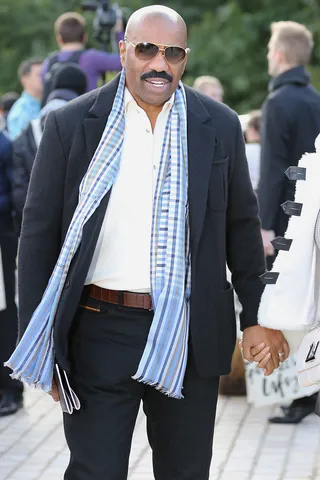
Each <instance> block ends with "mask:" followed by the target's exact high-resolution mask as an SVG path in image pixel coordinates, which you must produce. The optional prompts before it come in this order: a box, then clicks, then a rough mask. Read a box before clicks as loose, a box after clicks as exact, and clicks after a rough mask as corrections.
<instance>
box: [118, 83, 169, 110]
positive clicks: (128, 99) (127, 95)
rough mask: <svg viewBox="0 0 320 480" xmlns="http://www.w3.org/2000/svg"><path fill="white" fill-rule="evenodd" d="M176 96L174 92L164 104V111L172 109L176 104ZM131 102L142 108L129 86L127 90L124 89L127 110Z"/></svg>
mask: <svg viewBox="0 0 320 480" xmlns="http://www.w3.org/2000/svg"><path fill="white" fill-rule="evenodd" d="M174 98H175V93H173V94H172V95H171V97H170V98H169V100H168V101H167V102H166V103H165V104H164V105H163V108H162V111H165V110H170V109H171V107H172V105H173V104H174ZM130 104H132V105H135V106H136V107H137V108H140V107H139V105H138V104H137V102H136V101H135V99H134V98H133V96H132V95H131V93H130V92H129V90H128V89H127V88H125V91H124V105H125V111H126V112H127V111H128V108H129V105H130Z"/></svg>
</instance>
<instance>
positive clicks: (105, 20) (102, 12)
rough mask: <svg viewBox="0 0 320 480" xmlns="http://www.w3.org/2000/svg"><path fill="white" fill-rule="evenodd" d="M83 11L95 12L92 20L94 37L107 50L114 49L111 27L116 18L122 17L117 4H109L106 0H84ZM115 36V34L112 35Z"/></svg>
mask: <svg viewBox="0 0 320 480" xmlns="http://www.w3.org/2000/svg"><path fill="white" fill-rule="evenodd" d="M81 8H82V10H83V11H90V12H96V14H95V17H94V20H93V31H94V36H95V38H96V39H97V40H98V41H99V42H100V43H101V44H102V45H103V47H104V48H105V50H108V49H109V47H110V45H111V50H114V46H115V38H113V35H112V33H113V28H114V26H115V24H116V22H117V20H118V18H123V12H122V10H121V8H120V7H119V6H118V5H117V4H112V5H110V4H109V1H108V0H97V1H85V2H83V3H82V5H81ZM114 37H115V36H114Z"/></svg>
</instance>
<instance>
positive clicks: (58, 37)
mask: <svg viewBox="0 0 320 480" xmlns="http://www.w3.org/2000/svg"><path fill="white" fill-rule="evenodd" d="M56 42H57V44H58V45H59V47H62V45H63V41H62V37H61V35H60V34H59V35H57V36H56Z"/></svg>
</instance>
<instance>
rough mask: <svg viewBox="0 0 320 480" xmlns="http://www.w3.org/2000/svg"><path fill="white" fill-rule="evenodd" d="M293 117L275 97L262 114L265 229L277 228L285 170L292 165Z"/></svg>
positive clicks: (261, 205)
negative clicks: (290, 151) (290, 144)
mask: <svg viewBox="0 0 320 480" xmlns="http://www.w3.org/2000/svg"><path fill="white" fill-rule="evenodd" d="M288 139H289V120H288V118H287V112H286V109H285V108H283V107H281V105H279V104H278V102H277V99H275V98H273V99H270V100H268V101H267V102H266V103H265V106H264V108H263V118H262V135H261V168H260V182H259V187H258V201H259V215H260V219H261V225H262V228H263V229H264V230H275V224H276V217H277V214H278V212H279V208H280V204H281V198H282V192H283V188H284V187H285V176H284V172H285V171H286V169H287V168H288V167H289V166H290V158H289V152H288V144H289V142H288Z"/></svg>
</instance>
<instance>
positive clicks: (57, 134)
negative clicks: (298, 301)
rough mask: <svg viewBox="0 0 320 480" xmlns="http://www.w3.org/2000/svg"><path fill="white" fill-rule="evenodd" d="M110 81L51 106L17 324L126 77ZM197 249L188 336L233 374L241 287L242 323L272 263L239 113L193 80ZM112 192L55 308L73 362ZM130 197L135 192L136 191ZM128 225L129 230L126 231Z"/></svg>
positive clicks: (34, 187)
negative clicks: (72, 342) (72, 345)
mask: <svg viewBox="0 0 320 480" xmlns="http://www.w3.org/2000/svg"><path fill="white" fill-rule="evenodd" d="M118 81H119V77H116V78H115V79H114V80H113V81H112V82H110V83H109V84H108V85H105V86H104V87H102V88H101V89H98V90H95V91H93V92H90V93H88V94H86V95H85V96H83V97H81V98H79V99H77V100H75V101H74V102H71V103H70V104H69V105H68V106H66V107H64V108H63V109H61V110H58V111H56V112H53V113H52V114H50V115H49V117H48V120H47V123H46V127H45V131H44V135H43V138H42V142H41V145H40V148H39V152H38V155H37V158H36V161H35V165H34V168H33V171H32V175H31V181H30V187H29V191H28V197H27V202H26V206H25V210H24V216H23V224H22V233H21V239H20V249H19V324H20V336H21V335H22V334H23V332H24V330H25V328H26V326H27V325H28V322H29V321H30V318H31V316H32V313H33V311H34V310H35V308H36V307H37V305H38V303H39V302H40V300H41V297H42V295H43V292H44V290H45V288H46V285H47V283H48V280H49V278H50V275H51V273H52V270H53V268H54V265H55V263H56V261H57V258H58V255H59V252H60V249H61V246H62V244H63V241H64V238H65V235H66V232H67V230H68V227H69V224H70V221H71V219H72V215H73V213H74V211H75V208H76V205H77V200H78V189H79V184H80V182H81V179H82V178H83V176H84V174H85V172H86V170H87V167H88V165H89V162H90V160H91V159H92V156H93V154H94V152H95V150H96V148H97V145H98V143H99V140H100V138H101V135H102V132H103V130H104V127H105V124H106V121H107V118H108V115H109V113H110V110H111V108H112V103H113V100H114V96H115V93H116V89H117V86H118ZM186 95H187V105H188V107H187V108H188V112H187V118H188V148H189V203H190V231H191V256H192V297H191V319H190V322H191V324H190V328H191V335H190V341H191V344H192V352H193V355H194V358H195V361H196V365H197V368H198V370H199V373H200V374H201V375H203V376H211V375H221V374H227V373H228V372H229V371H230V366H231V358H232V354H233V350H234V345H235V340H236V322H235V315H234V304H233V289H232V287H231V285H230V284H228V282H227V280H226V261H227V262H228V265H229V268H230V270H231V271H232V274H233V277H232V282H233V284H234V285H235V288H236V291H237V293H238V295H239V298H240V301H241V303H242V305H243V314H242V317H241V324H242V328H245V327H248V326H252V325H255V324H256V323H257V309H258V305H259V300H260V296H261V293H262V289H263V286H262V283H261V281H260V280H259V278H258V277H259V275H261V274H262V273H263V272H264V271H265V262H264V254H263V248H262V242H261V235H260V223H259V220H258V215H257V213H258V209H257V202H256V197H255V195H254V193H253V191H252V187H251V182H250V178H249V174H248V167H247V162H246V157H245V151H244V143H243V137H242V132H241V127H240V123H239V121H238V118H237V115H236V114H235V113H234V112H233V111H231V110H230V109H229V108H228V107H226V106H225V105H222V104H219V103H216V102H214V101H212V100H210V99H209V98H208V97H205V96H203V95H200V94H198V93H196V92H195V91H194V90H192V89H191V88H188V87H186ZM109 196H110V193H109V194H107V195H106V196H105V197H104V199H103V200H102V202H101V204H100V206H99V207H98V208H97V210H96V211H95V213H94V214H93V216H92V217H91V218H90V220H89V221H88V222H87V224H86V225H85V227H84V229H83V237H82V243H81V245H80V247H79V249H78V251H77V253H76V255H75V257H74V259H73V261H72V264H71V267H70V270H69V274H68V277H67V280H66V283H65V287H64V290H63V293H62V297H61V300H60V304H59V306H58V310H57V313H56V319H55V329H54V341H55V350H56V356H57V360H58V362H59V364H60V365H61V366H62V367H63V368H65V369H66V370H67V371H69V359H68V338H69V335H70V331H71V332H72V330H70V327H71V324H72V319H73V317H74V314H75V311H76V309H77V305H78V302H79V299H80V296H81V292H82V289H83V285H84V281H85V278H86V275H87V272H88V269H89V266H90V263H91V259H92V256H93V253H94V250H95V246H96V242H97V239H98V236H99V232H100V229H101V225H102V222H103V219H104V216H105V211H106V208H107V205H108V199H109ZM128 201H130V199H129V200H128ZM128 233H129V232H128Z"/></svg>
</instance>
